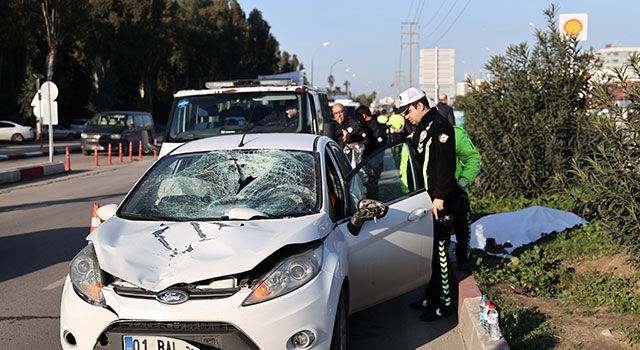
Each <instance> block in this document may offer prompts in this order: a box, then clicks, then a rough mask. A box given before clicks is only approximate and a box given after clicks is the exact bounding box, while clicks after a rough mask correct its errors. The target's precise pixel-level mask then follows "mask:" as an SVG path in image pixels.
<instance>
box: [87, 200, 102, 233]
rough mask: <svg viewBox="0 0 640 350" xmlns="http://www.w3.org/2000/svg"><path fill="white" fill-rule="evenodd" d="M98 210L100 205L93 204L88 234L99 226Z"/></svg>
mask: <svg viewBox="0 0 640 350" xmlns="http://www.w3.org/2000/svg"><path fill="white" fill-rule="evenodd" d="M98 208H100V204H98V202H97V201H96V202H93V213H92V214H91V227H90V228H89V233H91V232H93V230H95V229H96V228H97V227H98V226H100V218H99V217H98Z"/></svg>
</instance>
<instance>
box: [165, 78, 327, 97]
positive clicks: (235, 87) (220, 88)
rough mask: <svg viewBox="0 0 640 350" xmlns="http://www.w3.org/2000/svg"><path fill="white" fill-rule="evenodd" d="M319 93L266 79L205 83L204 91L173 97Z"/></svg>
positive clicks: (306, 87) (280, 81)
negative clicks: (257, 93)
mask: <svg viewBox="0 0 640 350" xmlns="http://www.w3.org/2000/svg"><path fill="white" fill-rule="evenodd" d="M312 90H313V91H320V90H321V89H319V88H316V87H311V86H308V85H296V84H294V83H291V81H290V80H289V79H266V80H260V79H256V80H231V81H217V82H207V83H206V88H205V89H197V90H180V91H178V92H176V93H175V94H174V96H175V97H187V96H199V95H215V94H233V93H248V92H300V91H312Z"/></svg>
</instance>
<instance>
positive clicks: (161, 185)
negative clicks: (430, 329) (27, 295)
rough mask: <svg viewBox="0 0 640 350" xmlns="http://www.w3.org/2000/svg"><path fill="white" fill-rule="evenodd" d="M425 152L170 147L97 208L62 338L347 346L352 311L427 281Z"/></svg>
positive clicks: (185, 345) (69, 294) (317, 139)
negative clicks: (359, 157)
mask: <svg viewBox="0 0 640 350" xmlns="http://www.w3.org/2000/svg"><path fill="white" fill-rule="evenodd" d="M283 140H286V142H283ZM405 142H407V141H405ZM414 159H415V158H414V155H413V154H412V153H411V152H410V148H409V147H408V145H407V144H406V143H402V142H396V143H393V144H388V145H385V146H384V147H382V148H381V149H379V150H378V151H377V152H376V153H374V154H372V155H371V156H370V157H369V158H366V159H364V160H363V161H362V162H361V163H360V164H359V165H358V167H356V168H355V169H352V168H351V166H350V165H349V163H348V161H347V159H346V156H345V155H344V153H343V152H342V150H341V149H340V147H339V146H338V144H337V143H335V142H334V141H333V140H331V139H330V138H329V137H327V136H319V135H311V134H232V135H222V136H217V137H210V138H206V139H200V140H195V141H191V142H187V143H185V144H183V145H182V146H180V147H177V148H175V149H173V150H172V151H171V152H169V153H168V154H166V155H165V156H164V157H162V158H159V159H158V160H157V161H156V162H155V163H154V165H152V166H151V167H150V168H149V169H148V170H147V172H146V173H145V174H144V175H143V176H142V177H141V178H140V180H139V181H138V182H137V184H136V185H135V186H134V187H133V188H132V190H131V191H130V192H129V193H128V194H127V195H126V196H125V198H124V199H123V201H122V202H121V204H119V205H116V204H109V205H105V206H102V207H101V208H100V209H98V216H99V217H100V218H101V219H102V220H105V221H104V222H103V223H102V224H100V225H99V226H98V227H97V228H96V229H95V230H94V231H93V232H92V233H91V234H89V236H87V240H88V241H89V243H88V245H87V246H86V247H85V248H84V249H83V250H82V251H81V252H80V253H78V255H76V256H75V257H74V258H73V259H72V261H71V263H70V267H69V274H68V276H67V278H66V281H65V284H64V288H63V292H62V302H61V309H60V340H61V343H62V347H63V349H101V348H106V347H109V348H112V349H143V348H145V346H147V347H146V348H148V349H151V348H153V349H169V348H170V349H199V350H204V349H222V348H224V349H308V348H313V349H329V348H331V349H345V348H346V346H347V340H348V316H349V315H350V314H352V313H354V312H356V311H359V310H362V309H364V308H368V307H370V306H373V305H375V304H378V303H381V302H383V301H386V300H388V299H391V298H394V297H397V296H399V295H401V294H404V293H406V292H408V291H411V290H414V289H415V288H417V287H419V286H421V285H424V284H426V283H427V281H428V280H429V278H430V275H431V268H430V266H431V258H432V257H431V254H432V253H431V252H432V247H433V232H432V229H431V228H432V226H433V222H432V220H433V219H432V215H431V208H432V207H431V201H430V199H429V196H428V194H427V193H426V191H425V190H424V183H423V182H422V181H421V178H422V176H421V175H420V174H421V171H420V168H419V167H418V166H417V163H416V162H415V161H414ZM400 166H401V167H402V168H400ZM373 173H377V174H378V175H379V176H371V177H369V176H368V174H373ZM368 197H369V198H368ZM145 344H146V345H145ZM149 344H152V345H149Z"/></svg>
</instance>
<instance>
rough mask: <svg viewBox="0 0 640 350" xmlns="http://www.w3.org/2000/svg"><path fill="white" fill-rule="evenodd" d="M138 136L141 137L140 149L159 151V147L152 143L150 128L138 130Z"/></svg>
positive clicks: (147, 151)
mask: <svg viewBox="0 0 640 350" xmlns="http://www.w3.org/2000/svg"><path fill="white" fill-rule="evenodd" d="M140 138H141V139H142V151H143V152H145V153H149V152H152V151H153V152H160V147H159V146H157V145H154V144H153V137H151V130H142V131H141V132H140Z"/></svg>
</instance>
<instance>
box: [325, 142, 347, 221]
mask: <svg viewBox="0 0 640 350" xmlns="http://www.w3.org/2000/svg"><path fill="white" fill-rule="evenodd" d="M325 158H326V159H327V161H326V162H325V163H326V173H327V195H328V197H329V203H328V205H327V206H328V208H329V216H330V217H331V220H333V221H337V220H340V219H342V218H344V217H345V216H346V211H345V210H346V206H345V203H346V201H345V189H344V187H343V186H342V183H343V182H342V179H344V176H341V175H340V173H339V171H338V169H337V168H336V165H335V163H334V161H333V158H334V157H332V154H331V152H330V151H329V150H327V151H326V153H325Z"/></svg>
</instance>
